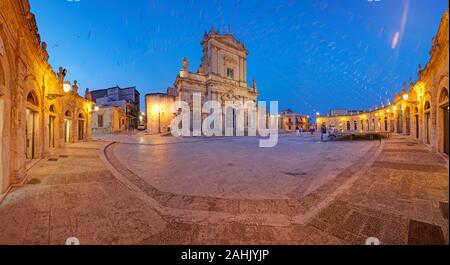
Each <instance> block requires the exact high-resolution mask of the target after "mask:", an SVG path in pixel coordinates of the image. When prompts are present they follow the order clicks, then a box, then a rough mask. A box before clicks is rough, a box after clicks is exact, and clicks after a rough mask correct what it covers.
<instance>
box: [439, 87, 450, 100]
mask: <svg viewBox="0 0 450 265" xmlns="http://www.w3.org/2000/svg"><path fill="white" fill-rule="evenodd" d="M447 101H448V90H447V89H446V88H442V90H441V93H440V94H439V103H445V102H447Z"/></svg>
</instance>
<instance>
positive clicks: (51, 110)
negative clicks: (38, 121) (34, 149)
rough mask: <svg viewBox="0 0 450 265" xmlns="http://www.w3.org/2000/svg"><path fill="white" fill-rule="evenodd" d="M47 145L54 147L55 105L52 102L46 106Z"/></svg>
mask: <svg viewBox="0 0 450 265" xmlns="http://www.w3.org/2000/svg"><path fill="white" fill-rule="evenodd" d="M48 111H49V113H50V114H49V117H48V147H49V148H55V147H56V107H55V105H54V104H52V105H50V107H49V108H48Z"/></svg>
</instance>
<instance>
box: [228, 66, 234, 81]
mask: <svg viewBox="0 0 450 265" xmlns="http://www.w3.org/2000/svg"><path fill="white" fill-rule="evenodd" d="M227 77H229V78H231V79H233V78H234V69H233V68H227Z"/></svg>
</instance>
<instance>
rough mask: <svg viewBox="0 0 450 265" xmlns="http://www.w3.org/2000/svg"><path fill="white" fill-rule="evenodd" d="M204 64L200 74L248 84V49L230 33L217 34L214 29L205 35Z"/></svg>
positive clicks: (202, 63) (203, 44)
mask: <svg viewBox="0 0 450 265" xmlns="http://www.w3.org/2000/svg"><path fill="white" fill-rule="evenodd" d="M201 44H202V47H203V56H202V62H201V65H200V69H199V73H200V74H203V75H217V76H220V77H222V78H225V79H229V80H234V81H237V82H242V83H246V82H247V55H248V52H247V49H246V48H245V46H244V45H243V44H241V43H240V42H239V41H238V40H236V38H234V36H233V35H232V34H231V32H230V31H229V32H228V33H226V34H220V33H219V32H216V31H215V30H214V28H211V30H210V31H209V32H208V33H206V32H205V34H204V37H203V40H202V42H201Z"/></svg>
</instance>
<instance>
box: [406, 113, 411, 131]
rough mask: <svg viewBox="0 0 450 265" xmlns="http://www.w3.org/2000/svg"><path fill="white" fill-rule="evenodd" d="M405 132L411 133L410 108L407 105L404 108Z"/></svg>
mask: <svg viewBox="0 0 450 265" xmlns="http://www.w3.org/2000/svg"><path fill="white" fill-rule="evenodd" d="M405 122H406V126H405V130H406V131H405V134H406V135H410V134H411V108H410V107H409V106H408V107H406V108H405Z"/></svg>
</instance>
